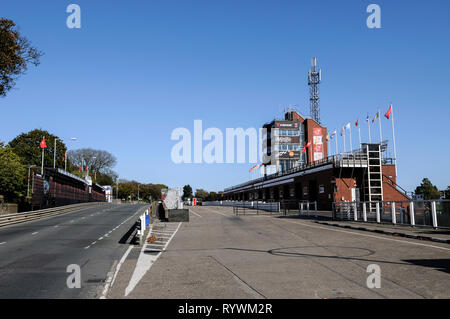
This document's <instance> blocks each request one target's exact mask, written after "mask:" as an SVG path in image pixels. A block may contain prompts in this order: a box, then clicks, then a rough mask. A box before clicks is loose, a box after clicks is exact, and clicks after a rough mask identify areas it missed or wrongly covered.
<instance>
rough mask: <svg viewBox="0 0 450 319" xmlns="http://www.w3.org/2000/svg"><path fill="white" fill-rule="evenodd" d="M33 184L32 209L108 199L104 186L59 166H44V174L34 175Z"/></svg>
mask: <svg viewBox="0 0 450 319" xmlns="http://www.w3.org/2000/svg"><path fill="white" fill-rule="evenodd" d="M32 185H33V188H32V192H33V196H32V199H31V202H32V210H36V209H44V208H50V207H58V206H63V205H69V204H77V203H87V202H104V201H105V199H106V197H105V190H104V188H103V187H102V186H100V185H98V184H96V183H92V180H90V179H87V180H86V179H83V178H81V177H78V176H76V175H73V174H71V173H68V172H66V171H64V170H62V169H59V168H56V169H55V168H47V167H46V168H44V175H43V176H42V175H39V174H36V175H34V176H33V184H32Z"/></svg>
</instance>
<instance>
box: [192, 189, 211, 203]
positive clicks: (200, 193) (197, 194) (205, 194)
mask: <svg viewBox="0 0 450 319" xmlns="http://www.w3.org/2000/svg"><path fill="white" fill-rule="evenodd" d="M208 196H209V193H208V192H207V191H205V190H204V189H201V188H199V189H197V190H196V191H195V197H196V198H201V199H202V200H203V201H205V200H206V199H207V198H208Z"/></svg>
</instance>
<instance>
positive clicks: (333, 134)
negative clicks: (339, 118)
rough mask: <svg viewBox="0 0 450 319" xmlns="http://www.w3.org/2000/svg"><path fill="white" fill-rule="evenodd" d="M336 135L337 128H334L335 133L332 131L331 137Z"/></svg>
mask: <svg viewBox="0 0 450 319" xmlns="http://www.w3.org/2000/svg"><path fill="white" fill-rule="evenodd" d="M335 135H336V129H334V131H333V133H331V139H333V137H334V136H335Z"/></svg>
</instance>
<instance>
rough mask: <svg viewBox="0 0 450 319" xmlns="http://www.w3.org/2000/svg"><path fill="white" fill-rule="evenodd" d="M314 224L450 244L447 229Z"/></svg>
mask: <svg viewBox="0 0 450 319" xmlns="http://www.w3.org/2000/svg"><path fill="white" fill-rule="evenodd" d="M316 223H318V224H322V225H330V226H336V227H342V228H350V229H356V230H365V231H369V232H374V233H380V234H386V235H392V236H400V237H406V238H413V239H419V240H429V241H434V242H439V243H446V244H450V229H448V228H438V229H433V228H430V227H418V226H416V227H411V226H407V225H392V224H376V223H366V222H352V221H345V222H342V221H317V222H316Z"/></svg>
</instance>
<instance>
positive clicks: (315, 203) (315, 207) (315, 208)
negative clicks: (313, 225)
mask: <svg viewBox="0 0 450 319" xmlns="http://www.w3.org/2000/svg"><path fill="white" fill-rule="evenodd" d="M314 210H315V213H314V214H315V218H316V219H317V201H315V202H314Z"/></svg>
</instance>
